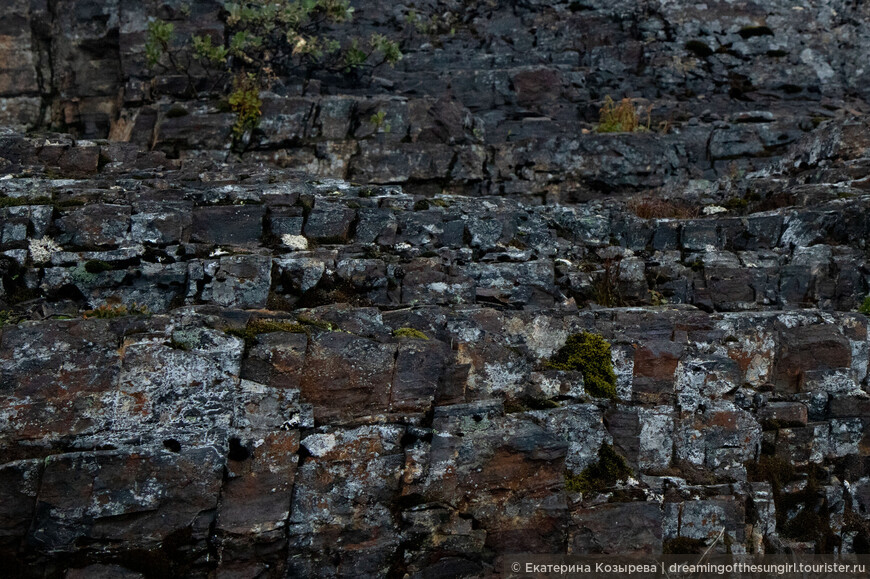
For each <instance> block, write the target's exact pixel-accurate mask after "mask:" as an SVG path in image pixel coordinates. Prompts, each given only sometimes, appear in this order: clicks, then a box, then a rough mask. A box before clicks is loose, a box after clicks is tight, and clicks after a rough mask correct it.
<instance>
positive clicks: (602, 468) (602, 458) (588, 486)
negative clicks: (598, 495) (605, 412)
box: [565, 444, 632, 494]
mask: <svg viewBox="0 0 870 579" xmlns="http://www.w3.org/2000/svg"><path fill="white" fill-rule="evenodd" d="M631 474H632V472H631V469H630V468H629V467H628V464H627V463H626V462H625V459H624V458H623V457H622V456H620V455H619V454H618V453H617V452H616V451H615V450H613V447H612V446H610V445H609V444H602V445H601V448H599V449H598V462H596V463H593V464H590V465H589V466H587V467H586V468H584V469H583V472H581V473H580V474H576V475H575V474H571V473H566V474H565V490H567V491H569V492H575V493H584V494H585V493H593V492H601V491H604V490H606V489H609V488H611V487H613V486H614V485H616V483H618V482H619V481H623V480H626V479H627V478H628V477H630V476H631Z"/></svg>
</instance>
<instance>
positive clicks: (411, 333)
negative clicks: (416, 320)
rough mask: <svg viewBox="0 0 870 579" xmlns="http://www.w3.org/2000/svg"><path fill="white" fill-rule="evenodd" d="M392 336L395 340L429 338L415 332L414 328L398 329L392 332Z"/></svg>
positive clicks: (417, 331) (419, 332) (418, 331)
mask: <svg viewBox="0 0 870 579" xmlns="http://www.w3.org/2000/svg"><path fill="white" fill-rule="evenodd" d="M393 336H395V337H397V338H410V339H412V340H428V339H429V336H427V335H426V334H424V333H423V332H421V331H420V330H415V329H414V328H399V329H398V330H393Z"/></svg>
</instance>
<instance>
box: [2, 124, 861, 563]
mask: <svg viewBox="0 0 870 579" xmlns="http://www.w3.org/2000/svg"><path fill="white" fill-rule="evenodd" d="M3 139H4V140H3V143H4V148H3V150H2V155H0V156H2V157H3V159H4V161H3V162H4V163H5V166H6V167H7V170H8V171H9V173H8V175H9V176H8V177H4V179H3V180H2V181H0V186H2V190H3V193H4V195H5V196H4V197H2V199H3V203H4V205H5V207H4V208H3V209H2V212H3V213H2V231H3V232H4V233H3V235H4V236H3V239H2V244H0V250H2V252H3V260H4V261H3V262H2V263H3V286H2V287H3V290H2V296H0V297H2V300H3V302H4V306H3V308H4V310H3V311H4V313H3V316H4V318H3V319H4V320H5V321H4V325H3V327H2V328H0V383H2V385H3V386H2V390H0V397H2V403H0V416H2V420H0V425H2V427H0V454H2V456H3V457H4V460H5V462H4V464H2V465H0V521H2V525H0V529H2V530H0V555H2V558H3V560H4V561H8V562H11V563H10V564H11V565H12V567H11V569H13V570H14V572H15V573H17V574H18V575H21V576H25V577H27V576H33V577H36V576H40V577H41V576H51V577H63V576H68V577H74V576H77V575H76V573H83V574H85V575H87V576H92V575H93V574H98V573H107V574H109V575H112V574H114V575H113V576H123V575H124V574H129V575H130V576H167V575H175V576H191V577H196V576H215V577H230V576H269V577H283V576H321V575H322V576H353V577H366V576H368V577H375V576H384V575H391V574H401V575H404V574H407V575H409V576H412V577H417V576H428V574H431V573H432V572H433V571H432V570H433V569H435V570H436V572H437V573H438V574H439V575H442V574H443V575H449V576H490V575H494V574H496V575H497V574H499V573H500V572H501V571H500V570H501V565H502V558H503V556H504V555H505V554H509V553H513V552H518V551H520V552H522V551H524V552H534V553H539V554H542V553H570V554H583V553H589V554H592V553H625V552H636V553H648V554H657V553H662V552H663V551H664V552H670V551H673V550H675V549H680V548H685V545H702V546H703V548H706V546H708V545H710V544H713V545H714V547H713V548H714V549H715V550H717V551H723V552H724V550H725V549H726V548H727V549H730V551H731V552H744V551H745V552H783V551H786V550H789V549H793V550H801V551H806V550H818V551H822V552H830V551H842V552H864V550H866V546H867V545H868V544H870V518H868V514H867V508H866V505H867V503H868V500H867V496H866V495H867V494H868V493H867V492H865V491H866V488H868V487H870V482H868V480H870V478H868V477H870V471H868V470H867V460H866V457H867V454H868V448H870V444H868V440H867V436H868V435H867V432H868V421H870V414H868V400H870V394H868V392H867V381H868V355H870V347H868V331H867V318H866V317H865V316H864V315H862V314H859V313H854V310H855V308H856V307H857V306H858V305H859V304H860V303H862V300H863V297H864V295H865V294H866V293H867V292H868V279H867V273H866V272H867V269H868V266H867V261H866V260H867V257H866V252H865V250H864V239H865V237H866V235H867V231H868V223H867V217H866V216H867V215H868V214H870V213H868V211H867V210H866V208H867V205H868V203H870V198H868V197H867V196H866V195H865V194H864V192H863V185H862V184H863V180H864V179H865V177H866V175H865V173H864V172H863V171H862V170H859V169H857V168H859V167H865V166H867V158H868V157H870V153H868V151H870V149H868V148H867V147H866V146H864V145H861V143H870V126H868V125H867V124H866V123H863V122H860V121H847V122H842V123H830V124H826V125H823V126H822V127H821V128H820V129H819V130H818V131H816V132H815V133H813V134H812V135H811V136H810V137H807V138H805V139H803V140H802V141H801V142H800V143H798V144H797V145H795V146H794V147H793V148H792V149H791V150H790V151H789V153H788V155H786V156H785V157H783V160H782V161H780V162H778V163H777V164H774V165H771V166H770V167H769V168H768V169H766V170H764V171H760V172H756V173H753V174H751V175H747V176H745V177H744V178H743V179H741V180H739V181H738V180H733V179H732V178H730V177H728V178H725V179H722V180H720V181H718V182H716V183H709V184H706V185H704V186H701V185H700V184H697V183H696V184H693V185H690V186H688V187H687V188H685V189H683V190H681V191H680V197H679V199H678V198H677V197H674V196H672V197H668V196H666V195H663V196H662V197H661V198H660V199H659V200H658V201H657V202H658V203H676V202H677V200H683V201H684V200H687V199H688V200H691V201H692V203H694V204H696V205H697V206H698V207H699V208H716V209H715V210H713V211H706V212H704V211H699V212H698V214H699V216H697V217H683V218H655V217H653V218H643V217H639V216H637V215H636V213H642V212H643V211H642V210H643V208H642V207H641V206H639V205H637V204H633V203H632V202H631V201H630V202H628V203H626V202H625V201H622V200H619V199H600V200H596V201H592V202H589V203H586V204H582V205H573V206H562V205H544V206H539V205H534V204H527V203H522V202H519V201H517V200H510V199H505V198H502V197H482V198H474V199H471V198H467V197H462V196H455V195H447V194H444V195H438V196H435V197H430V198H423V197H420V196H415V195H412V194H409V193H406V192H405V191H403V190H402V189H401V188H399V187H396V186H374V185H372V186H358V185H352V184H349V183H347V182H343V181H335V180H330V181H313V180H309V179H305V178H301V177H300V176H299V175H298V174H296V173H290V172H288V171H286V170H283V169H279V168H269V167H267V166H257V167H253V166H248V165H244V166H243V165H238V166H234V165H229V166H228V165H221V164H216V163H214V162H212V161H208V160H200V161H196V160H169V159H166V158H165V157H164V156H162V155H160V154H155V153H153V152H145V151H139V150H135V149H134V148H133V146H132V145H126V144H119V143H113V142H104V141H87V142H84V143H82V142H81V141H77V140H75V139H72V138H69V137H58V138H57V139H56V140H57V142H60V143H62V145H61V146H62V147H63V150H64V153H63V154H62V155H59V156H58V155H54V154H53V155H52V156H51V157H50V159H53V160H48V159H49V157H47V156H46V155H47V153H46V148H47V147H49V146H50V145H47V144H46V141H45V140H43V139H42V138H33V137H27V136H24V135H21V134H17V133H12V132H6V133H4V135H3ZM80 148H81V149H87V150H89V149H91V148H94V149H96V155H97V156H99V157H100V158H104V157H106V158H108V157H117V156H123V158H125V159H126V161H124V162H123V163H109V164H106V165H103V166H98V167H97V168H96V169H94V168H93V167H92V166H90V165H89V164H88V163H89V161H87V159H88V158H89V157H88V155H87V154H84V153H81V154H80V153H79V152H77V150H78V149H80ZM62 159H78V161H77V162H78V163H79V165H77V166H74V167H67V168H64V167H63V165H62V164H61V160H62ZM63 162H64V163H66V161H63ZM131 164H132V165H136V168H132V169H131V168H129V165H131ZM241 167H247V169H245V171H246V174H247V175H249V176H247V177H240V176H239V169H240V168H241ZM749 190H752V191H756V192H758V193H757V196H754V197H753V196H749V195H748V194H747V191H749ZM735 198H736V199H743V200H744V203H733V202H732V203H729V202H728V200H729V199H735ZM776 200H779V201H776ZM784 200H785V201H784ZM786 201H787V202H786ZM775 203H778V204H779V205H781V206H780V207H778V208H772V207H771V206H772V205H773V204H775ZM726 206H727V207H730V209H727V208H726ZM706 213H709V215H705V214H706ZM276 233H277V234H276ZM288 241H292V243H289V242H288ZM581 306H582V307H581ZM587 306H588V307H587ZM88 310H90V311H88ZM580 332H593V333H596V334H600V335H602V336H603V337H604V338H605V339H606V340H607V341H608V342H609V343H610V344H611V355H612V362H613V367H614V372H615V375H616V389H617V394H618V397H617V399H615V400H609V399H599V398H594V397H592V396H590V395H589V394H588V392H587V391H586V388H585V386H584V376H583V374H582V373H581V372H577V371H559V370H552V369H549V368H548V367H547V366H546V361H547V360H548V359H549V358H550V357H551V356H552V355H553V354H554V353H555V352H556V351H557V350H559V348H561V347H562V346H563V345H564V344H565V342H566V340H567V338H568V337H569V336H570V335H572V334H577V333H580ZM603 449H614V450H613V451H614V452H615V453H616V454H617V455H618V456H621V457H623V458H624V460H625V461H626V466H627V468H628V469H630V471H631V472H632V475H631V477H629V478H627V479H624V480H622V481H609V482H606V481H605V482H604V483H596V485H595V486H585V487H584V486H582V485H580V486H578V484H577V483H576V481H577V480H579V479H578V477H581V475H582V476H586V475H587V474H588V473H589V472H593V471H590V469H593V470H594V468H596V465H599V464H600V463H599V461H601V460H604V459H603V458H602V457H603V456H605V455H606V453H607V451H605V450H603ZM602 453H603V454H602ZM581 478H582V477H581ZM802 513H812V517H811V518H812V525H810V524H809V523H807V520H808V519H807V517H808V516H809V515H808V514H802ZM614 521H616V523H614ZM723 528H724V531H723V530H722V529H723ZM720 533H721V534H722V536H723V537H727V539H722V540H720V541H719V542H715V540H716V537H718V536H719V535H720ZM726 545H727V547H726Z"/></svg>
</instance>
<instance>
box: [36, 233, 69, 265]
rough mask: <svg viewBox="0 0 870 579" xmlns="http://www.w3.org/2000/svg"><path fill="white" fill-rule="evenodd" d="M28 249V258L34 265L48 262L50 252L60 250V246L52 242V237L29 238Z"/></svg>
mask: <svg viewBox="0 0 870 579" xmlns="http://www.w3.org/2000/svg"><path fill="white" fill-rule="evenodd" d="M28 245H29V247H28V250H29V251H30V260H31V261H33V263H34V264H35V265H39V264H43V263H48V262H49V261H50V260H51V254H53V253H55V252H58V251H62V248H61V247H60V246H59V245H58V244H57V243H55V242H54V240H53V239H50V238H48V237H43V238H42V239H31V240H29V242H28Z"/></svg>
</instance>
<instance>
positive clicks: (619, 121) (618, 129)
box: [595, 95, 652, 133]
mask: <svg viewBox="0 0 870 579" xmlns="http://www.w3.org/2000/svg"><path fill="white" fill-rule="evenodd" d="M646 112H647V123H646V125H642V124H641V122H640V117H639V116H638V114H637V110H636V109H635V108H634V105H633V104H632V102H631V99H628V98H624V99H622V100H621V101H619V104H617V103H615V102H614V101H613V99H612V98H610V95H608V96H606V97H605V98H604V106H603V107H601V109H600V110H599V113H600V115H601V116H600V117H599V120H598V126H597V127H596V128H595V130H596V131H597V132H599V133H634V132H646V131H649V130H650V124H651V123H652V116H651V113H652V107H651V106H650V107H649V108H647V111H646Z"/></svg>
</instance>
